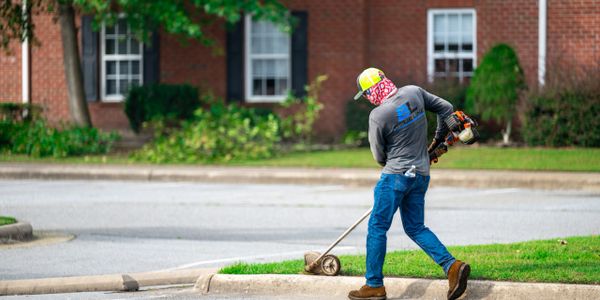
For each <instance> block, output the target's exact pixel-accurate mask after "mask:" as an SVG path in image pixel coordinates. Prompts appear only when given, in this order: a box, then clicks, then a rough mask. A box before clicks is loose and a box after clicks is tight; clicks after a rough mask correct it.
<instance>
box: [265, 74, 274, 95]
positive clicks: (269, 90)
mask: <svg viewBox="0 0 600 300" xmlns="http://www.w3.org/2000/svg"><path fill="white" fill-rule="evenodd" d="M265 94H266V95H268V96H273V95H275V79H273V78H267V90H266V93H265Z"/></svg>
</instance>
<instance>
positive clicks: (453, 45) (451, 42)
mask: <svg viewBox="0 0 600 300" xmlns="http://www.w3.org/2000/svg"><path fill="white" fill-rule="evenodd" d="M448 51H458V34H456V33H452V34H448Z"/></svg>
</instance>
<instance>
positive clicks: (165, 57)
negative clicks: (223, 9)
mask: <svg viewBox="0 0 600 300" xmlns="http://www.w3.org/2000/svg"><path fill="white" fill-rule="evenodd" d="M206 33H207V35H208V36H210V37H211V38H213V39H214V40H215V41H216V45H215V47H214V48H209V47H207V46H205V45H203V44H202V43H200V42H198V41H195V40H186V41H184V42H183V43H182V42H181V39H180V38H179V37H176V36H172V35H168V34H166V33H163V34H161V36H160V81H161V82H163V83H175V84H179V83H189V84H192V85H195V86H197V87H199V88H200V90H201V91H212V92H213V93H215V94H216V95H219V96H221V97H225V94H226V88H227V86H226V77H225V76H226V75H225V63H226V58H225V47H226V44H225V27H224V24H223V23H222V22H217V23H216V24H213V25H212V26H210V27H207V28H206Z"/></svg>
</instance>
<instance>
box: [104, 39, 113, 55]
mask: <svg viewBox="0 0 600 300" xmlns="http://www.w3.org/2000/svg"><path fill="white" fill-rule="evenodd" d="M105 47H106V49H105V51H106V54H115V40H113V39H106V46H105Z"/></svg>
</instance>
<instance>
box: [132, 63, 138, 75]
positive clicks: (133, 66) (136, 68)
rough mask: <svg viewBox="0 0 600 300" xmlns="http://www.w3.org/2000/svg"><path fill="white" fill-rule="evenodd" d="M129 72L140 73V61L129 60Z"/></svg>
mask: <svg viewBox="0 0 600 300" xmlns="http://www.w3.org/2000/svg"><path fill="white" fill-rule="evenodd" d="M131 74H132V75H139V74H140V62H139V61H137V60H133V61H131Z"/></svg>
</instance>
